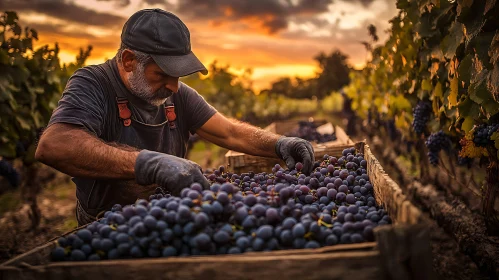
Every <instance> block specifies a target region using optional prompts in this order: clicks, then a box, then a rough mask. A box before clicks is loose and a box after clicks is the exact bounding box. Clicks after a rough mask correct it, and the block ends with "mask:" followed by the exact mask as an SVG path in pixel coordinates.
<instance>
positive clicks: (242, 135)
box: [231, 120, 280, 158]
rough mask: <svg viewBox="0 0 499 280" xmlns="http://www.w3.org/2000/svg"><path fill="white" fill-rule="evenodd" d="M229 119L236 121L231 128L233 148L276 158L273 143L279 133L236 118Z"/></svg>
mask: <svg viewBox="0 0 499 280" xmlns="http://www.w3.org/2000/svg"><path fill="white" fill-rule="evenodd" d="M231 121H232V122H236V124H235V125H234V126H232V127H233V129H232V130H231V132H232V133H231V134H232V138H233V139H234V140H233V145H234V146H235V147H234V148H233V149H234V150H236V151H240V152H243V153H246V154H250V155H255V156H262V157H274V158H277V155H276V153H275V144H276V142H277V140H278V139H279V137H280V135H278V134H275V133H273V132H270V131H267V130H263V129H261V128H259V127H256V126H252V125H250V124H247V123H243V122H240V121H237V120H231Z"/></svg>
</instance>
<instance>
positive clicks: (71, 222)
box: [61, 216, 78, 232]
mask: <svg viewBox="0 0 499 280" xmlns="http://www.w3.org/2000/svg"><path fill="white" fill-rule="evenodd" d="M77 227H78V221H77V220H76V217H73V216H71V217H67V218H66V219H65V220H64V223H63V224H62V225H61V230H62V232H68V231H71V230H74V229H75V228H77Z"/></svg>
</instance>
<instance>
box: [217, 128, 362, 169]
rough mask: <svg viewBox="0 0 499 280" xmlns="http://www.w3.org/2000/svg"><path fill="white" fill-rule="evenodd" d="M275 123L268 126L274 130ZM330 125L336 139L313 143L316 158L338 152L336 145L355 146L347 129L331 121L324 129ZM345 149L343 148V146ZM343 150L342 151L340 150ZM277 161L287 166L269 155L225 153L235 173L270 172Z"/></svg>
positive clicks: (227, 164)
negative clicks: (334, 124)
mask: <svg viewBox="0 0 499 280" xmlns="http://www.w3.org/2000/svg"><path fill="white" fill-rule="evenodd" d="M273 125H274V124H271V126H272V127H270V128H269V127H266V128H265V129H268V130H270V131H273V130H274V126H273ZM328 126H329V127H332V128H334V132H335V133H336V140H335V141H330V142H325V143H321V144H317V143H312V146H313V148H314V154H315V158H316V159H319V157H322V156H323V155H324V154H330V155H332V154H333V152H337V151H338V148H336V147H344V146H345V145H350V146H353V145H354V142H353V141H352V140H351V139H350V137H348V135H347V134H346V133H345V131H344V130H343V129H342V128H341V127H339V126H333V125H332V124H331V123H326V124H324V125H323V128H324V129H323V131H327V130H330V128H328ZM273 132H274V131H273ZM341 149H343V148H341ZM340 152H341V151H340ZM277 163H279V164H280V165H281V166H283V167H284V166H285V163H284V161H282V160H280V159H278V158H267V157H259V156H253V155H248V154H245V153H240V152H236V151H232V150H231V151H228V152H227V153H226V154H225V165H226V166H227V168H228V169H229V170H231V171H233V172H235V173H238V174H241V173H244V172H249V171H253V172H269V171H270V170H271V169H272V167H274V166H275V165H276V164H277Z"/></svg>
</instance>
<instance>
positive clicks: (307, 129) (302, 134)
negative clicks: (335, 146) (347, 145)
mask: <svg viewBox="0 0 499 280" xmlns="http://www.w3.org/2000/svg"><path fill="white" fill-rule="evenodd" d="M286 136H292V137H299V138H302V139H305V140H307V141H311V142H317V143H324V142H329V141H334V140H336V135H335V134H334V133H326V134H320V133H319V132H318V131H317V127H316V126H315V124H314V123H313V122H308V121H300V122H299V123H298V129H297V130H295V131H292V132H290V133H288V134H286Z"/></svg>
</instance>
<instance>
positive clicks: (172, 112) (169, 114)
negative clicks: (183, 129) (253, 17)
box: [165, 104, 177, 128]
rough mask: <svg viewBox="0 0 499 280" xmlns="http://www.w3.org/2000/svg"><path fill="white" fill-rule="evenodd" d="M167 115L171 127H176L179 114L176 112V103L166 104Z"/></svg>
mask: <svg viewBox="0 0 499 280" xmlns="http://www.w3.org/2000/svg"><path fill="white" fill-rule="evenodd" d="M165 115H166V119H167V120H168V125H169V126H170V128H176V127H177V126H176V124H175V120H176V119H177V114H175V105H174V104H172V105H165Z"/></svg>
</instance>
